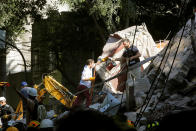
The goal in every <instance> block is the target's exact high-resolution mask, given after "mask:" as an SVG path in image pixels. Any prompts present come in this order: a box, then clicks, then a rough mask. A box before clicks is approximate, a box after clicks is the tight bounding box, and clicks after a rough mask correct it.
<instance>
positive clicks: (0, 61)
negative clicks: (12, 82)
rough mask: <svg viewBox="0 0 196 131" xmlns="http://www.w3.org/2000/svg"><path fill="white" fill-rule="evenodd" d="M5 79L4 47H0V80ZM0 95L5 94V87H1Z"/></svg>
mask: <svg viewBox="0 0 196 131" xmlns="http://www.w3.org/2000/svg"><path fill="white" fill-rule="evenodd" d="M4 81H6V49H5V48H4V49H0V82H4ZM0 90H1V96H5V89H4V88H3V87H2V88H1V89H0Z"/></svg>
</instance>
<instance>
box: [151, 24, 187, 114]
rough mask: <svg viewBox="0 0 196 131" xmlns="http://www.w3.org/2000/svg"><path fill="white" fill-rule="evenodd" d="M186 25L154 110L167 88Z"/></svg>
mask: <svg viewBox="0 0 196 131" xmlns="http://www.w3.org/2000/svg"><path fill="white" fill-rule="evenodd" d="M185 27H186V24H185V25H184V27H183V31H182V34H181V37H180V40H179V44H178V47H177V49H176V52H175V55H174V59H173V61H172V64H171V67H170V70H169V73H168V75H167V78H166V81H165V85H164V87H163V89H162V92H161V96H160V97H159V99H158V102H157V103H156V105H155V107H154V109H153V111H154V110H155V109H156V106H157V105H158V103H159V101H160V98H161V97H162V95H163V93H164V90H165V88H166V85H167V81H168V79H169V75H170V73H171V70H172V67H173V64H174V61H175V58H176V56H177V53H178V49H179V47H180V43H181V40H182V36H183V34H184V30H185Z"/></svg>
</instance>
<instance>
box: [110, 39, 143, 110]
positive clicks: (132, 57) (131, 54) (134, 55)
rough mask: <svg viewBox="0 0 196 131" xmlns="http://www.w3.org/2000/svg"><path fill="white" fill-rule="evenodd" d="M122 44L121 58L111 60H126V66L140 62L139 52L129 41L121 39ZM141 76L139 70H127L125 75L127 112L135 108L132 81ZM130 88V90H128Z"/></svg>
mask: <svg viewBox="0 0 196 131" xmlns="http://www.w3.org/2000/svg"><path fill="white" fill-rule="evenodd" d="M122 44H123V45H124V47H125V51H124V53H123V55H122V57H121V58H115V59H113V60H116V61H124V60H126V63H127V65H128V66H132V65H134V64H136V63H138V62H140V59H139V57H140V56H141V54H140V52H139V50H138V49H137V47H136V46H134V45H131V44H130V41H129V39H123V40H122ZM140 76H141V68H140V67H138V68H135V69H133V70H129V71H128V73H127V82H126V84H127V86H126V88H127V89H126V90H127V91H126V93H127V96H129V97H127V101H128V103H129V104H127V110H130V107H131V108H132V109H133V108H135V98H134V87H133V86H134V81H135V79H138V78H140ZM129 87H132V88H129Z"/></svg>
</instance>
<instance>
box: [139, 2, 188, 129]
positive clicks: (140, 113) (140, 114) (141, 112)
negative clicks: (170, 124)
mask: <svg viewBox="0 0 196 131" xmlns="http://www.w3.org/2000/svg"><path fill="white" fill-rule="evenodd" d="M185 3H186V2H185V1H184V4H183V8H184V6H185ZM183 8H182V9H183ZM182 12H183V11H182V10H181V12H180V16H181V15H182ZM180 16H179V18H180ZM172 32H173V31H172ZM173 33H174V32H173ZM170 43H171V40H170V41H169V44H170ZM169 44H168V46H167V48H166V51H165V52H164V55H163V58H162V60H161V63H160V65H159V67H158V70H157V71H156V74H157V73H158V71H159V70H160V67H161V65H162V62H163V60H164V57H165V55H166V52H167V49H168V47H169ZM155 80H156V77H155V78H154V79H153V82H152V84H151V87H150V90H149V92H148V93H147V96H146V99H145V101H144V103H143V105H142V108H141V110H140V112H139V115H138V118H137V119H136V121H135V125H136V126H137V124H138V123H139V121H140V119H141V117H142V114H143V113H144V111H145V109H146V108H147V106H148V104H149V101H150V99H151V97H152V94H153V92H154V90H155V88H154V89H153V85H154V82H155ZM152 89H153V91H152V93H151V97H150V98H149V100H148V102H147V105H146V106H145V108H144V110H143V111H142V109H143V107H144V105H145V104H146V101H147V99H148V96H149V94H150V91H151V90H152Z"/></svg>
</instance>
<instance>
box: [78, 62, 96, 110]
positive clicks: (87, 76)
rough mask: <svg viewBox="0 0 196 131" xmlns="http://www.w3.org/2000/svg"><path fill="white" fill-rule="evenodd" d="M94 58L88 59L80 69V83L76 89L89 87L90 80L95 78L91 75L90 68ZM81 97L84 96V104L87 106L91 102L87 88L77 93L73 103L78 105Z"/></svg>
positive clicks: (92, 65)
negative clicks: (81, 69)
mask: <svg viewBox="0 0 196 131" xmlns="http://www.w3.org/2000/svg"><path fill="white" fill-rule="evenodd" d="M94 65H95V64H94V60H93V59H88V60H87V63H86V65H85V66H84V69H83V71H82V76H81V80H80V84H79V86H78V87H77V90H78V91H82V90H84V89H87V88H91V82H92V81H94V80H95V77H93V73H92V69H93V68H94ZM83 98H86V99H87V100H86V106H87V107H88V106H89V105H90V103H91V98H90V94H89V90H86V91H84V92H82V93H80V94H78V97H77V99H76V101H75V103H74V105H78V104H80V103H81V102H82V100H83Z"/></svg>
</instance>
